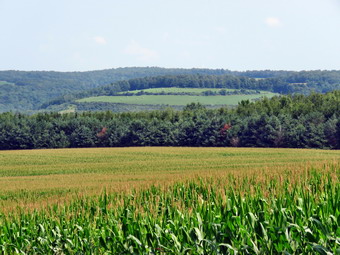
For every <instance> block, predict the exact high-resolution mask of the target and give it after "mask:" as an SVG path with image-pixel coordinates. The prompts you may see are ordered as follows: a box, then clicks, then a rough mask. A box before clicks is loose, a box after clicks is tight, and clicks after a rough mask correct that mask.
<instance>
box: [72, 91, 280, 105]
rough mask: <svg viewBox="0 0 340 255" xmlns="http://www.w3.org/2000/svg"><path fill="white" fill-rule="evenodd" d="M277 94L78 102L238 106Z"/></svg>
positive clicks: (110, 99) (101, 98)
mask: <svg viewBox="0 0 340 255" xmlns="http://www.w3.org/2000/svg"><path fill="white" fill-rule="evenodd" d="M275 95H277V94H274V93H271V92H263V93H261V94H254V95H228V96H179V95H143V96H99V97H89V98H83V99H80V100H77V102H80V103H85V102H108V103H123V104H150V105H160V104H163V105H186V104H190V103H192V102H195V103H198V102H199V103H201V104H204V105H237V104H238V103H239V102H240V101H242V100H248V99H249V100H253V99H258V98H261V97H264V96H265V97H268V98H270V97H273V96H275Z"/></svg>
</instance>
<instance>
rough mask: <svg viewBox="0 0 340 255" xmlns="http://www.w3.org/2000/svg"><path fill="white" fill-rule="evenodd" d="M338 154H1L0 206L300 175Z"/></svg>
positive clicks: (140, 150)
mask: <svg viewBox="0 0 340 255" xmlns="http://www.w3.org/2000/svg"><path fill="white" fill-rule="evenodd" d="M339 161H340V153H339V151H329V150H306V149H259V148H178V147H176V148H175V147H173V148H171V147H167V148H165V147H135V148H86V149H53V150H20V151H19V150H18V151H0V205H1V208H2V210H4V211H6V210H10V209H13V208H16V206H18V205H19V206H25V207H26V208H36V207H39V206H41V205H44V204H49V203H54V202H63V201H65V200H69V199H70V198H71V197H73V196H74V195H76V194H98V193H100V192H101V191H102V190H103V189H104V188H105V189H106V190H109V191H117V192H118V191H131V190H132V189H133V188H140V187H148V186H150V185H152V184H155V185H157V184H162V185H165V184H171V183H174V182H176V181H184V180H188V179H192V178H196V177H213V178H215V177H218V178H221V177H225V176H228V175H230V174H233V175H235V176H241V177H242V176H251V175H258V176H261V175H263V174H266V175H268V174H269V175H283V174H284V173H286V172H287V171H292V173H293V174H297V175H299V173H301V172H304V171H305V170H306V169H307V168H308V167H315V168H317V167H320V166H323V165H324V164H327V163H329V162H330V163H336V162H339Z"/></svg>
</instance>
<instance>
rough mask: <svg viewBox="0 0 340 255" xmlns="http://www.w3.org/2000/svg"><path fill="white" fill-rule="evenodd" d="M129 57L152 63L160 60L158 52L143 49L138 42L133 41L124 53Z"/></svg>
mask: <svg viewBox="0 0 340 255" xmlns="http://www.w3.org/2000/svg"><path fill="white" fill-rule="evenodd" d="M124 52H125V53H126V54H128V55H132V56H136V57H137V58H138V59H139V60H142V61H146V62H148V61H152V60H156V59H158V58H159V54H158V52H157V51H155V50H152V49H148V48H145V47H142V46H141V45H140V44H139V43H138V42H136V41H131V42H130V43H129V45H128V46H127V47H126V48H125V51H124Z"/></svg>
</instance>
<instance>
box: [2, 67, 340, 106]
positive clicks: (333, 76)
mask: <svg viewBox="0 0 340 255" xmlns="http://www.w3.org/2000/svg"><path fill="white" fill-rule="evenodd" d="M168 86H178V87H202V88H203V87H204V88H244V89H259V90H268V91H273V92H278V93H282V94H288V93H302V94H308V93H311V92H312V91H315V92H322V93H325V92H328V91H332V90H336V89H340V71H320V70H319V71H301V72H293V71H272V70H264V71H244V72H237V71H230V70H224V69H197V68H193V69H180V68H158V67H131V68H117V69H108V70H100V71H89V72H52V71H30V72H24V71H0V112H6V111H21V112H32V111H37V110H46V109H47V110H60V109H59V108H58V107H55V108H53V107H50V106H56V105H60V104H63V103H69V102H72V101H73V100H75V99H79V98H83V97H87V96H96V95H114V94H115V93H116V92H119V91H127V90H134V89H142V88H156V87H168Z"/></svg>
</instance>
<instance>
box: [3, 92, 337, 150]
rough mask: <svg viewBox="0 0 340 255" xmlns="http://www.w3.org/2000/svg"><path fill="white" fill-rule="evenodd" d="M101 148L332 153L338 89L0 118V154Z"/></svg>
mask: <svg viewBox="0 0 340 255" xmlns="http://www.w3.org/2000/svg"><path fill="white" fill-rule="evenodd" d="M105 146H238V147H290V148H331V149H339V148H340V91H334V92H329V93H326V94H320V93H311V94H310V95H307V96H306V95H288V96H279V97H273V98H272V99H267V98H265V99H263V100H260V101H256V102H249V101H242V102H241V103H240V104H239V105H238V106H237V107H236V108H235V109H228V108H220V109H207V108H205V107H204V106H202V105H200V104H189V105H187V106H186V107H185V108H184V109H183V110H182V111H176V110H174V109H172V108H167V109H165V110H162V111H159V110H158V111H151V112H150V111H142V112H135V113H132V112H130V113H112V112H109V111H106V112H84V113H70V114H59V113H39V114H34V115H31V116H29V115H24V114H20V113H2V114H0V149H33V148H68V147H105Z"/></svg>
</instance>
